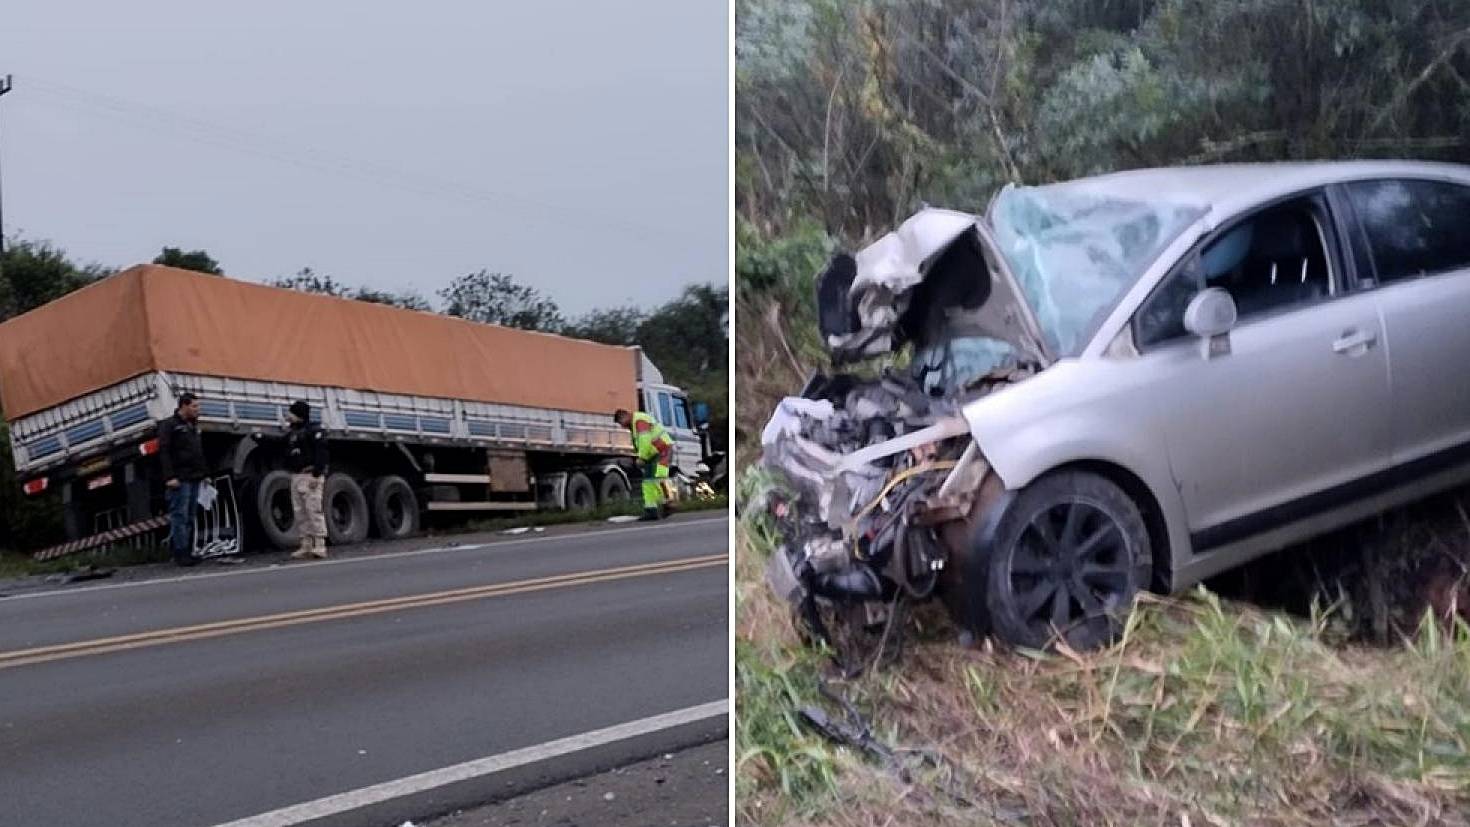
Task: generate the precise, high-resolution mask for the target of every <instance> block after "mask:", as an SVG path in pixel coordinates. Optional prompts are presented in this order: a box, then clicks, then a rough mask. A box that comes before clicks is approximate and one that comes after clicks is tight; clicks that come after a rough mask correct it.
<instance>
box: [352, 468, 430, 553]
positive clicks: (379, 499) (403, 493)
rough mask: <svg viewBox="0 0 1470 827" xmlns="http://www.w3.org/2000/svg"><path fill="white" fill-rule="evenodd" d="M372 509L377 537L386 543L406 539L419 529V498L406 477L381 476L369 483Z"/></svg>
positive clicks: (373, 525)
mask: <svg viewBox="0 0 1470 827" xmlns="http://www.w3.org/2000/svg"><path fill="white" fill-rule="evenodd" d="M364 493H365V494H366V496H367V501H368V507H369V509H370V510H371V513H372V529H373V534H374V535H376V536H377V537H380V538H382V539H384V540H402V539H403V538H405V537H412V536H413V535H415V534H417V533H418V530H419V498H418V497H417V496H416V495H415V494H414V493H413V487H412V486H410V485H409V484H408V481H407V480H405V479H404V478H403V477H398V476H389V477H379V478H377V479H375V480H373V481H372V482H371V483H369V484H368V487H367V491H366V492H364Z"/></svg>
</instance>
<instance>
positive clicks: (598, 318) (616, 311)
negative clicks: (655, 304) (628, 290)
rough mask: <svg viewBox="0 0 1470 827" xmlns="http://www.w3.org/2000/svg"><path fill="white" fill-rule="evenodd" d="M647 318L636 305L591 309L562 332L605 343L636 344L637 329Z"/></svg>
mask: <svg viewBox="0 0 1470 827" xmlns="http://www.w3.org/2000/svg"><path fill="white" fill-rule="evenodd" d="M647 318H648V317H647V314H645V313H644V312H643V311H642V310H639V309H638V308H636V307H614V308H612V309H610V310H592V311H589V312H588V313H585V314H583V315H582V316H581V317H579V318H578V319H577V320H576V321H574V322H572V323H571V324H569V325H567V327H566V330H565V331H564V332H565V333H566V335H568V336H574V337H576V338H578V339H587V340H588V341H592V342H602V343H603V344H605V345H623V346H628V345H636V344H638V329H639V328H640V327H642V326H643V323H644V321H645V320H647Z"/></svg>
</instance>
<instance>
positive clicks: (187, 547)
mask: <svg viewBox="0 0 1470 827" xmlns="http://www.w3.org/2000/svg"><path fill="white" fill-rule="evenodd" d="M198 501H199V483H198V482H186V481H184V480H179V487H178V488H170V489H168V531H169V534H168V541H169V548H170V550H172V551H173V553H174V559H175V560H177V559H180V558H183V557H189V556H192V555H193V553H194V506H195V504H196V503H197V502H198Z"/></svg>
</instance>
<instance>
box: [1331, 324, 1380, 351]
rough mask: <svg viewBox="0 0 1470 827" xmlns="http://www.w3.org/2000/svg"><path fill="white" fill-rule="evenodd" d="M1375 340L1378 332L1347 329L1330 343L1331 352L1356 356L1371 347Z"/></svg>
mask: <svg viewBox="0 0 1470 827" xmlns="http://www.w3.org/2000/svg"><path fill="white" fill-rule="evenodd" d="M1377 341H1378V334H1377V333H1374V332H1373V331H1371V330H1349V331H1347V332H1345V333H1343V334H1342V336H1341V338H1339V339H1338V340H1337V341H1335V342H1333V343H1332V352H1333V353H1345V354H1348V355H1351V356H1356V355H1358V354H1361V353H1363V352H1365V351H1367V350H1368V349H1369V348H1371V347H1373V345H1374V344H1375V343H1376V342H1377Z"/></svg>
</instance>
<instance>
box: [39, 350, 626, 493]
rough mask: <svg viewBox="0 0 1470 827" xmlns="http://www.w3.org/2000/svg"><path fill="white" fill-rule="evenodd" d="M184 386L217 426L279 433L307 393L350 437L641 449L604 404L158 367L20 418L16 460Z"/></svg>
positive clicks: (113, 425) (167, 401) (111, 432)
mask: <svg viewBox="0 0 1470 827" xmlns="http://www.w3.org/2000/svg"><path fill="white" fill-rule="evenodd" d="M182 391H189V392H192V393H194V394H197V395H198V396H199V398H200V400H201V401H200V426H201V427H202V428H203V429H205V430H208V431H225V432H232V433H240V434H250V433H262V432H263V433H279V432H280V431H281V430H282V429H283V428H285V427H286V417H285V415H286V408H287V406H289V405H290V404H291V402H292V401H294V400H296V399H306V400H309V401H310V402H311V403H312V407H313V409H314V410H315V411H317V412H319V413H318V414H316V415H314V416H319V421H320V422H321V424H322V426H323V427H324V428H325V429H327V431H328V432H330V433H331V434H332V435H333V436H334V437H339V438H344V439H361V440H377V441H399V442H411V443H415V444H435V443H442V444H445V445H473V446H483V447H507V448H519V449H523V450H527V451H535V450H556V451H559V452H572V453H576V452H579V451H582V452H588V453H596V454H631V452H632V443H631V440H630V437H629V435H628V432H627V431H625V430H623V429H622V428H619V427H618V426H617V425H616V424H615V423H613V422H612V420H611V418H610V417H608V416H606V415H602V414H593V413H585V412H580V411H568V410H556V409H553V408H534V407H526V406H520V405H496V404H491V403H485V402H474V401H470V400H452V399H435V398H430V397H421V396H409V395H403V394H389V393H378V392H375V391H358V390H350V389H347V388H332V387H322V386H311V385H295V384H282V383H275V382H261V381H256V380H249V379H231V378H227V377H218V376H199V375H191V374H173V375H171V374H167V373H163V372H154V373H150V374H147V375H144V376H139V377H136V378H134V379H130V380H128V381H126V382H121V383H118V384H117V385H114V386H112V387H109V388H104V389H102V390H100V391H96V392H94V393H90V394H87V395H86V396H84V397H82V398H80V399H76V400H73V401H71V402H68V403H66V404H64V405H58V406H56V407H52V408H47V409H45V410H43V411H40V412H38V413H36V414H33V415H31V416H27V417H23V418H21V419H18V420H15V421H14V422H12V423H11V441H12V444H13V446H14V454H15V464H16V470H17V472H19V474H20V475H21V476H22V477H28V476H33V475H35V474H39V473H43V472H45V471H47V470H49V469H51V468H54V467H57V466H61V465H65V464H67V463H72V462H78V461H83V460H86V459H87V458H88V457H91V456H93V455H98V454H102V453H105V452H107V451H109V450H111V449H112V448H114V447H115V446H118V445H122V444H127V443H129V442H133V441H137V440H138V439H140V438H141V437H142V435H144V434H146V433H148V432H149V431H150V430H151V429H152V427H153V425H154V424H155V423H156V422H157V421H158V420H160V419H163V418H165V417H167V416H169V415H170V414H171V413H172V412H173V408H174V401H173V400H174V394H175V393H177V392H182Z"/></svg>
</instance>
